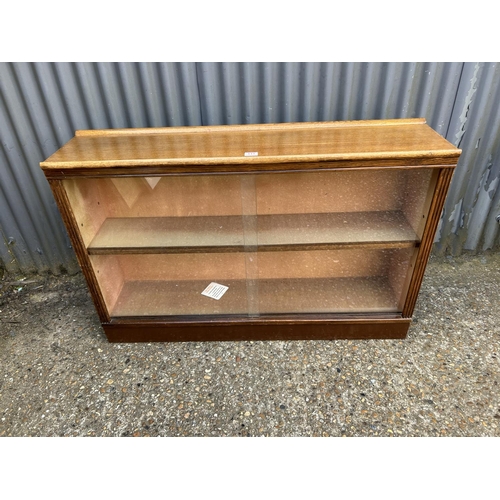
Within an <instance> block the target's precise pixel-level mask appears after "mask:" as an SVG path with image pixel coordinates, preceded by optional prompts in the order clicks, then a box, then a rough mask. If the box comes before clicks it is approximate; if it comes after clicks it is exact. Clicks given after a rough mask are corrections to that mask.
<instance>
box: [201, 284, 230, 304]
mask: <svg viewBox="0 0 500 500" xmlns="http://www.w3.org/2000/svg"><path fill="white" fill-rule="evenodd" d="M228 289H229V287H228V286H224V285H219V283H214V282H212V283H210V285H208V286H207V288H205V290H203V292H201V294H202V295H206V296H207V297H210V298H212V299H215V300H219V299H220V298H221V297H222V296H223V295H224V294H225V293H226V292H227V290H228Z"/></svg>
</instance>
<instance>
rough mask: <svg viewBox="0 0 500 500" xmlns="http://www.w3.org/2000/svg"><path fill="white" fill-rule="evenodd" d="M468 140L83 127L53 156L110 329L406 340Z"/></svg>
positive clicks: (305, 129) (148, 337)
mask: <svg viewBox="0 0 500 500" xmlns="http://www.w3.org/2000/svg"><path fill="white" fill-rule="evenodd" d="M460 153H461V151H460V150H459V149H457V148H456V147H454V146H453V145H452V144H450V143H449V142H448V141H446V140H445V139H444V138H443V137H441V136H440V135H439V134H438V133H437V132H435V131H434V130H432V129H431V128H430V127H429V126H427V125H426V123H425V120H424V119H406V120H405V119H401V120H380V121H378V120H377V121H352V122H324V123H288V124H264V125H234V126H206V127H175V128H174V127H172V128H142V129H116V130H79V131H77V132H76V134H75V137H74V138H73V139H71V140H70V141H69V142H68V143H67V144H66V145H64V146H63V147H62V148H61V149H59V150H58V151H57V152H56V153H54V154H53V155H52V156H51V157H50V158H48V159H47V160H46V161H44V162H42V163H41V164H40V165H41V167H42V169H43V171H44V173H45V176H46V177H47V179H48V181H49V183H50V186H51V188H52V191H53V193H54V197H55V199H56V202H57V205H58V207H59V209H60V212H61V214H62V217H63V220H64V222H65V225H66V228H67V230H68V233H69V236H70V239H71V242H72V244H73V247H74V249H75V252H76V255H77V258H78V260H79V263H80V265H81V268H82V271H83V274H84V276H85V278H86V280H87V283H88V286H89V289H90V292H91V295H92V299H93V301H94V304H95V307H96V310H97V313H98V314H99V318H100V320H101V323H102V326H103V328H104V331H105V333H106V335H107V337H108V339H109V341H111V342H153V341H202V340H278V339H337V338H404V337H405V336H406V334H407V331H408V327H409V325H410V321H411V316H412V313H413V309H414V306H415V302H416V299H417V295H418V291H419V288H420V285H421V282H422V278H423V274H424V271H425V266H426V263H427V260H428V257H429V254H430V251H431V247H432V243H433V239H434V235H435V231H436V227H437V223H438V220H439V218H440V214H441V210H442V207H443V203H444V199H445V196H446V193H447V190H448V186H449V183H450V179H451V176H452V174H453V170H454V167H455V166H456V164H457V161H458V158H459V156H460ZM211 283H216V284H220V285H223V286H224V287H227V290H226V289H225V288H223V287H219V291H223V290H226V291H225V293H223V294H222V296H218V300H217V299H216V298H212V297H211V296H207V295H202V292H203V291H204V290H205V288H206V287H207V286H208V285H209V284H211ZM221 293H222V292H221Z"/></svg>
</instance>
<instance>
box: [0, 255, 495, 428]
mask: <svg viewBox="0 0 500 500" xmlns="http://www.w3.org/2000/svg"><path fill="white" fill-rule="evenodd" d="M0 366H1V370H0V436H500V254H499V253H493V254H488V255H483V256H476V257H473V256H463V257H460V258H450V257H447V258H432V259H431V261H430V263H429V266H428V268H427V271H426V276H425V279H424V283H423V285H422V289H421V293H420V296H419V300H418V302H417V307H416V311H415V316H414V323H413V324H412V326H411V328H410V333H409V335H408V338H407V339H406V340H403V341H393V340H382V341H381V340H378V341H375V340H370V341H317V342H314V341H308V342H227V343H223V342H209V343H179V344H109V343H108V342H107V340H106V338H105V336H104V334H103V333H102V331H101V327H100V324H99V321H98V318H97V315H96V313H95V311H94V308H93V305H92V303H91V300H90V296H89V293H88V291H87V288H86V285H85V283H84V280H83V278H82V276H81V275H80V274H79V275H76V276H59V277H54V276H45V277H40V276H36V277H28V278H22V277H12V276H4V277H3V279H2V280H1V281H0Z"/></svg>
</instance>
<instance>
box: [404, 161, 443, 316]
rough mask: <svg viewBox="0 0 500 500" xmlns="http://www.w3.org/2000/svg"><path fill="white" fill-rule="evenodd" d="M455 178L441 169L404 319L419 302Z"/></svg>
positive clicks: (411, 282)
mask: <svg viewBox="0 0 500 500" xmlns="http://www.w3.org/2000/svg"><path fill="white" fill-rule="evenodd" d="M452 176H453V170H449V169H441V170H440V172H439V178H438V181H437V185H436V191H435V193H434V197H433V199H432V203H431V207H430V210H429V217H428V219H427V224H426V226H425V230H424V234H423V236H422V243H421V245H420V248H419V252H418V255H417V258H416V262H415V268H414V272H413V275H412V277H411V281H410V285H409V289H408V295H407V297H406V302H405V305H404V308H403V317H406V318H409V317H411V316H412V314H413V310H414V308H415V303H416V301H417V297H418V292H419V291H420V286H421V284H422V279H423V277H424V272H425V267H426V266H427V261H428V260H429V256H430V253H431V249H432V244H433V242H434V236H435V234H436V228H437V225H438V222H439V218H440V217H441V212H442V210H443V205H444V200H445V199H446V194H447V192H448V187H449V185H450V182H451V178H452Z"/></svg>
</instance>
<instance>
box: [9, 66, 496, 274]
mask: <svg viewBox="0 0 500 500" xmlns="http://www.w3.org/2000/svg"><path fill="white" fill-rule="evenodd" d="M499 102H500V75H499V65H498V64H493V63H0V138H1V148H0V196H1V197H0V233H1V241H0V259H1V262H0V265H2V266H3V267H5V268H6V269H7V270H10V271H14V272H15V271H22V272H31V271H38V272H43V271H47V270H51V271H52V272H54V273H57V272H60V271H61V270H67V271H69V272H73V271H75V270H76V269H77V264H76V261H75V257H74V253H73V250H72V249H71V246H70V243H69V240H68V237H67V235H66V232H65V230H64V227H63V224H62V222H61V219H60V216H59V213H58V211H57V208H56V206H55V203H54V200H53V198H52V194H51V192H50V189H49V187H48V184H47V182H46V181H45V178H44V176H43V174H42V172H41V170H40V169H39V166H38V164H39V162H40V161H42V160H43V159H45V158H46V157H48V156H49V155H51V154H52V153H53V152H54V151H55V150H56V149H58V148H59V147H60V146H62V145H63V144H64V143H65V142H66V141H68V140H69V139H70V138H71V137H72V136H73V135H74V132H75V130H77V129H87V128H122V127H149V126H155V127H158V126H179V125H211V124H237V123H259V122H261V123H269V122H291V121H325V120H358V119H378V118H404V117H425V118H427V121H428V123H429V124H430V125H431V126H432V127H434V128H435V129H436V130H437V131H438V132H440V133H441V134H442V135H444V136H445V137H446V138H447V139H448V140H450V141H451V142H453V143H454V144H456V145H459V146H460V147H461V148H463V149H464V154H463V156H462V158H461V161H460V164H459V167H458V169H457V172H456V174H455V176H454V179H453V183H452V186H451V192H450V194H449V196H448V199H447V201H446V207H445V211H444V217H443V219H442V223H441V225H440V228H439V233H438V236H437V244H436V251H438V252H441V253H445V252H452V253H454V254H457V253H460V252H461V251H462V250H463V249H466V250H473V251H483V250H486V249H488V248H492V247H495V246H496V245H498V244H499V226H498V223H497V222H496V221H495V216H496V215H497V214H498V213H499V212H500V189H499V188H498V184H499V177H500V151H499V141H500V129H499V124H500V113H499V109H498V108H499V106H498V103H499Z"/></svg>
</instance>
